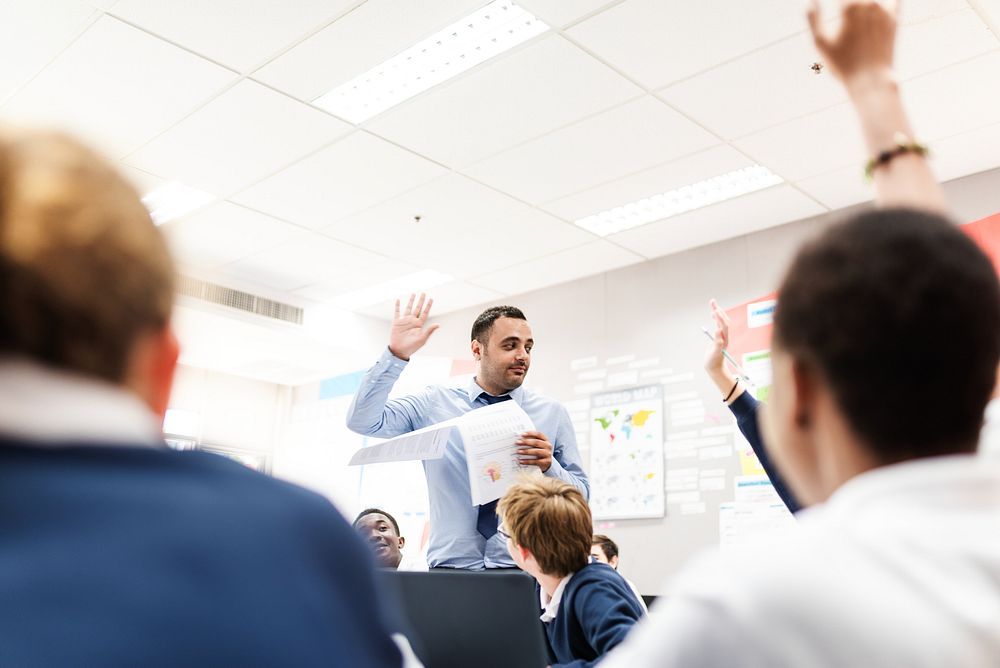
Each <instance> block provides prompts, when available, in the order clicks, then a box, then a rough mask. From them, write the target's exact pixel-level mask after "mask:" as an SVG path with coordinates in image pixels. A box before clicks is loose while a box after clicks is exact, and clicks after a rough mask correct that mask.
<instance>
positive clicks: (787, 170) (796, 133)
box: [732, 104, 867, 181]
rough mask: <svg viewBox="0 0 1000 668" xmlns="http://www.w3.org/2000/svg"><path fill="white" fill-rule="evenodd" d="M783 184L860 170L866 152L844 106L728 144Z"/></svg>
mask: <svg viewBox="0 0 1000 668" xmlns="http://www.w3.org/2000/svg"><path fill="white" fill-rule="evenodd" d="M732 144H733V145H734V146H736V147H737V148H739V149H740V150H742V151H743V152H744V153H746V154H747V155H749V156H750V158H752V159H753V160H756V161H757V162H758V163H760V164H762V165H764V166H765V167H767V168H768V169H770V170H771V171H772V172H775V173H776V174H778V175H779V176H781V177H782V178H784V179H785V180H786V181H799V180H802V179H806V178H809V177H811V176H817V175H819V174H826V173H828V172H832V171H834V170H836V169H838V168H840V167H847V166H851V165H853V166H856V167H857V169H859V170H860V169H861V167H862V166H863V165H864V162H865V160H866V159H867V158H866V156H867V151H866V150H865V146H864V142H863V141H862V139H861V132H860V129H859V127H858V122H857V120H855V117H854V112H853V110H852V109H851V108H850V107H849V106H848V105H847V104H840V105H837V106H835V107H831V108H829V109H824V110H823V111H820V112H817V113H814V114H810V115H808V116H803V117H800V118H796V119H794V120H791V121H788V122H787V123H782V124H781V125H777V126H775V127H772V128H768V129H767V130H762V131H761V132H757V133H755V134H752V135H749V136H747V137H743V138H742V139H737V140H735V141H733V142H732Z"/></svg>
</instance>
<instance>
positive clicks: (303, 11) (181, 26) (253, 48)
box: [113, 0, 358, 72]
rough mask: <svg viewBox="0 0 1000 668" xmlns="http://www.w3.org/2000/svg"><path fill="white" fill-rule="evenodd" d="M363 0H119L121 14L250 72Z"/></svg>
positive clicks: (126, 18) (178, 41) (199, 51)
mask: <svg viewBox="0 0 1000 668" xmlns="http://www.w3.org/2000/svg"><path fill="white" fill-rule="evenodd" d="M356 4H358V0H296V1H295V2H287V3H284V2H273V1H272V0H238V1H237V0H222V1H219V0H215V1H214V2H203V1H202V0H171V1H170V2H149V0H118V2H117V3H116V4H115V6H114V8H113V12H114V14H115V15H116V16H120V17H122V18H123V19H125V20H126V21H129V22H130V23H134V24H135V25H138V26H141V27H142V28H145V29H146V30H149V31H150V32H153V33H156V34H158V35H162V36H163V37H165V38H166V39H168V40H170V41H171V42H174V43H176V44H180V45H181V46H184V47H186V48H188V49H191V50H192V51H195V52H197V53H200V54H202V55H204V56H205V57H207V58H211V59H212V60H214V61H216V62H219V63H222V64H223V65H227V66H229V67H232V68H234V69H237V70H239V71H241V72H247V71H249V70H250V68H252V67H254V66H255V65H259V64H260V63H261V62H262V61H264V60H265V59H267V58H268V57H270V56H272V55H274V54H275V53H276V52H278V51H280V50H281V49H283V48H285V47H287V46H290V45H291V44H293V43H294V42H296V41H298V40H299V39H301V38H302V37H304V36H305V35H307V34H308V33H309V32H311V31H312V30H315V29H316V28H319V27H320V26H322V25H323V24H324V23H326V22H327V21H330V20H332V19H334V18H336V17H337V16H339V15H340V14H342V13H344V12H345V11H347V10H349V9H350V8H351V6H353V5H356Z"/></svg>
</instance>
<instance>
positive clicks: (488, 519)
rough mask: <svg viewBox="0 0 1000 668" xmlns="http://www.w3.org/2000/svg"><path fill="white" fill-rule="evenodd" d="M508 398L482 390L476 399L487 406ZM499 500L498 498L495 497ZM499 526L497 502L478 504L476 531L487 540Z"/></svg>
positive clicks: (504, 395) (508, 396)
mask: <svg viewBox="0 0 1000 668" xmlns="http://www.w3.org/2000/svg"><path fill="white" fill-rule="evenodd" d="M508 399H510V395H509V394H501V395H500V396H499V397H494V396H493V395H492V394H486V393H485V392H483V393H482V394H480V395H479V397H478V398H477V400H478V401H479V402H481V403H482V404H484V405H486V406H489V405H490V404H498V403H500V402H501V401H507V400H508ZM497 501H499V499H497ZM498 526H500V519H499V518H498V517H497V502H496V501H490V502H489V503H484V504H483V505H481V506H479V516H478V517H477V518H476V531H478V532H479V533H480V535H481V536H482V537H483V538H485V539H486V540H489V539H490V538H492V537H493V534H495V533H496V532H497V527H498Z"/></svg>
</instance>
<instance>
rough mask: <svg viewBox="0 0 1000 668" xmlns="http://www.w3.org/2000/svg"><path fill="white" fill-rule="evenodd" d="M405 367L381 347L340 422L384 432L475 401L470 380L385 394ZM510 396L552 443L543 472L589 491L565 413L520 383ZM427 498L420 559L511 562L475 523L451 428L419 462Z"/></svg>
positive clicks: (469, 564) (446, 415)
mask: <svg viewBox="0 0 1000 668" xmlns="http://www.w3.org/2000/svg"><path fill="white" fill-rule="evenodd" d="M405 367H406V362H404V361H403V360H401V359H399V358H398V357H396V356H395V355H393V354H392V353H391V352H389V350H388V348H386V350H385V352H384V353H382V356H381V357H380V358H379V360H378V362H376V363H375V366H373V367H372V368H371V369H369V370H368V373H367V374H365V377H364V379H362V381H361V387H360V388H358V392H357V394H355V395H354V401H353V402H351V407H350V408H349V409H348V411H347V426H348V428H349V429H351V430H352V431H355V432H357V433H359V434H363V435H366V436H377V437H379V438H391V437H393V436H399V435H400V434H405V433H408V432H411V431H413V430H415V429H421V428H423V427H427V426H430V425H432V424H436V423H438V422H442V421H444V420H450V419H451V418H455V417H458V416H460V415H464V414H465V413H468V412H469V411H471V410H475V409H476V408H481V407H482V406H483V404H482V402H480V401H478V398H479V395H481V394H483V392H484V390H483V389H482V388H481V387H479V385H478V384H476V381H475V380H474V379H473V380H470V381H469V384H468V385H467V386H466V387H445V386H441V385H432V386H430V387H428V388H427V389H425V390H424V391H423V392H422V393H420V394H415V395H411V396H408V397H400V398H398V399H392V400H390V399H389V392H390V391H391V390H392V386H393V384H394V383H395V382H396V379H397V378H399V374H400V373H402V371H403V369H404V368H405ZM510 396H511V399H512V400H513V401H515V402H517V405H518V406H520V407H521V408H522V409H524V412H525V413H527V414H528V417H530V418H531V421H532V422H533V423H534V424H535V429H536V430H537V431H540V432H542V433H543V434H545V435H546V436H547V437H548V439H549V442H550V443H552V448H553V458H552V466H551V467H549V470H548V471H546V472H545V475H547V476H549V477H552V478H558V479H560V480H564V481H566V482H568V483H570V484H571V485H574V486H576V487H577V488H578V489H579V490H580V491H581V492H583V496H584V498H587V497H589V495H590V484H589V483H588V481H587V474H586V473H584V471H583V467H582V465H581V460H580V451H579V450H578V449H577V447H576V434H575V432H574V430H573V425H572V423H571V422H570V419H569V413H567V412H566V409H565V408H564V407H563V406H562V405H561V404H559V403H558V402H556V401H553V400H552V399H547V398H545V397H543V396H540V395H538V394H535V393H534V392H532V391H530V390H527V389H525V388H523V387H519V388H517V389H516V390H513V391H511V392H510ZM423 464H424V474H425V475H426V477H427V496H428V498H429V499H430V524H431V535H430V545H429V546H428V550H427V564H428V566H430V567H431V568H435V567H439V566H443V567H447V568H461V569H468V570H482V569H484V568H504V567H511V566H515V564H514V562H513V560H511V558H510V555H509V554H508V553H507V544H506V541H505V539H503V538H502V537H501V536H500V534H496V535H494V536H493V537H492V538H490V539H489V540H486V539H484V538H483V537H482V536H481V535H480V534H479V532H478V531H477V530H476V518H477V517H478V512H479V507H478V506H476V505H473V503H472V493H471V492H470V490H469V469H468V467H467V466H466V463H465V450H464V449H463V447H462V438H461V436H459V434H458V430H457V429H455V430H452V436H451V438H450V439H449V440H448V444H447V446H446V448H445V454H444V457H442V458H441V459H428V460H425V461H424V462H423Z"/></svg>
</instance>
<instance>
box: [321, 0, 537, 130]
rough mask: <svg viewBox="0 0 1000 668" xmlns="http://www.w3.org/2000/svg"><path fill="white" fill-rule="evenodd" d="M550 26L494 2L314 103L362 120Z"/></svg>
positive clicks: (507, 4) (497, 0) (509, 5)
mask: <svg viewBox="0 0 1000 668" xmlns="http://www.w3.org/2000/svg"><path fill="white" fill-rule="evenodd" d="M547 30H549V26H548V25H547V24H546V23H544V22H543V21H541V20H540V19H537V18H535V16H534V15H532V14H530V13H528V12H526V11H524V10H523V9H521V8H520V7H518V6H517V5H515V4H514V3H513V2H511V1H510V0H494V1H493V2H491V3H489V4H488V5H486V6H485V7H483V8H482V9H480V10H478V11H475V12H473V13H472V14H469V15H468V16H466V17H465V18H463V19H460V20H458V21H456V22H455V23H452V24H451V25H450V26H448V27H447V28H445V29H444V30H441V31H440V32H437V33H434V34H433V35H431V36H430V37H428V38H427V39H425V40H423V41H422V42H419V43H417V44H416V45H415V46H412V47H410V48H409V49H407V50H406V51H403V52H402V53H400V54H398V55H396V56H393V57H392V58H390V59H389V60H387V61H385V62H383V63H381V64H379V65H376V66H375V67H373V68H372V69H370V70H368V71H367V72H365V73H364V74H361V75H359V76H357V77H355V78H353V79H351V80H350V81H348V82H347V83H344V84H341V85H340V86H337V87H336V88H334V89H333V90H331V91H330V92H328V93H326V94H324V95H322V96H321V97H318V98H317V99H316V100H314V101H313V104H314V105H316V106H317V107H320V108H321V109H326V110H327V111H329V112H330V113H332V114H335V115H337V116H340V117H341V118H344V119H347V120H349V121H351V122H352V123H362V122H364V121H366V120H368V119H369V118H371V117H372V116H374V115H375V114H379V113H381V112H383V111H385V110H386V109H388V108H389V107H394V106H396V105H397V104H399V103H400V102H402V101H403V100H408V99H409V98H411V97H413V96H414V95H417V94H419V93H422V92H424V91H425V90H427V89H428V88H431V87H433V86H436V85H438V84H439V83H441V82H443V81H446V80H448V79H450V78H452V77H454V76H456V75H458V74H461V73H462V72H465V71H466V70H468V69H470V68H472V67H475V66H476V65H478V64H479V63H482V62H485V61H487V60H489V59H490V58H493V57H494V56H497V55H499V54H501V53H503V52H504V51H508V50H509V49H512V48H514V47H515V46H517V45H518V44H521V43H523V42H526V41H527V40H529V39H531V38H532V37H534V36H535V35H540V34H542V33H543V32H545V31H547Z"/></svg>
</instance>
